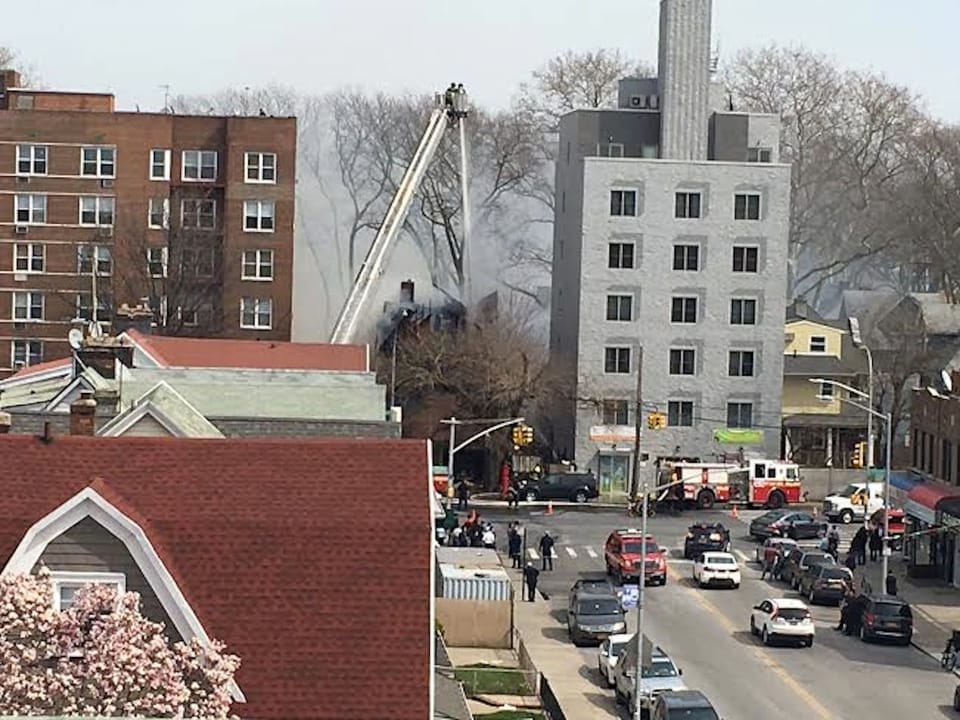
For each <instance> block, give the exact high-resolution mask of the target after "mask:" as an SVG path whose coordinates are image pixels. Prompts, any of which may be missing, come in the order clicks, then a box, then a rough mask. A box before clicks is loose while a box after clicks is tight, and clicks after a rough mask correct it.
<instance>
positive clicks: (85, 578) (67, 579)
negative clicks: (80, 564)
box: [50, 571, 127, 612]
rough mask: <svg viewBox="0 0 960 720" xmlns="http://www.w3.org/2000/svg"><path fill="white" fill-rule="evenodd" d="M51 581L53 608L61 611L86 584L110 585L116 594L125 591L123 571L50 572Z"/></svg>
mask: <svg viewBox="0 0 960 720" xmlns="http://www.w3.org/2000/svg"><path fill="white" fill-rule="evenodd" d="M50 582H52V583H53V609H54V610H56V611H58V612H59V611H62V610H66V609H67V608H69V607H70V606H71V605H73V602H74V600H75V598H76V596H77V593H78V592H79V591H80V590H82V589H83V588H85V587H86V586H87V585H112V586H113V587H114V588H115V589H116V591H117V594H120V593H124V592H126V591H127V578H126V576H125V575H124V574H123V573H98V572H66V571H56V572H51V573H50Z"/></svg>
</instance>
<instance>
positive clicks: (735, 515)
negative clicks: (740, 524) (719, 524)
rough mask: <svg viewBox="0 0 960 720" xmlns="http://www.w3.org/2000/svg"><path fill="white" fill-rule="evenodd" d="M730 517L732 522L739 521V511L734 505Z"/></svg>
mask: <svg viewBox="0 0 960 720" xmlns="http://www.w3.org/2000/svg"><path fill="white" fill-rule="evenodd" d="M730 517H732V518H733V519H734V520H739V519H740V511H739V510H738V509H737V506H736V505H734V506H733V509H732V510H731V511H730Z"/></svg>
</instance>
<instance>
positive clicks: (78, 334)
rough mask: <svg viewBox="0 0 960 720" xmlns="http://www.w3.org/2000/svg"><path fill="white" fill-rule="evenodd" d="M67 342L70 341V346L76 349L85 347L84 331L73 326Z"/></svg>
mask: <svg viewBox="0 0 960 720" xmlns="http://www.w3.org/2000/svg"><path fill="white" fill-rule="evenodd" d="M67 342H68V343H70V347H72V348H73V349H74V350H79V349H80V348H81V347H83V331H82V330H79V329H77V328H73V329H72V330H71V331H70V332H68V333H67Z"/></svg>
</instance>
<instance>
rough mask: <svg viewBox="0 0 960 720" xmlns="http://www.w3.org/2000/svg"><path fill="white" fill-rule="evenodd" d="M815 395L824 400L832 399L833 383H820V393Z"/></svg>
mask: <svg viewBox="0 0 960 720" xmlns="http://www.w3.org/2000/svg"><path fill="white" fill-rule="evenodd" d="M817 395H818V396H819V397H820V398H823V399H824V400H826V399H828V398H833V383H828V382H823V383H820V391H819V392H818V393H817Z"/></svg>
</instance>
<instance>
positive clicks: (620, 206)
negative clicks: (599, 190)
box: [610, 187, 637, 217]
mask: <svg viewBox="0 0 960 720" xmlns="http://www.w3.org/2000/svg"><path fill="white" fill-rule="evenodd" d="M618 194H619V196H620V202H619V203H617V204H616V205H615V204H614V200H615V199H616V197H617V195H618ZM627 197H632V198H633V207H632V210H633V212H629V213H628V212H626V211H627V209H628V208H627V205H628V203H627ZM614 210H617V212H614ZM610 217H637V190H636V188H633V189H631V188H617V187H615V188H611V189H610Z"/></svg>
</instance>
